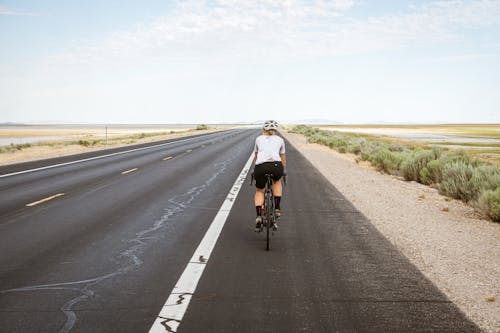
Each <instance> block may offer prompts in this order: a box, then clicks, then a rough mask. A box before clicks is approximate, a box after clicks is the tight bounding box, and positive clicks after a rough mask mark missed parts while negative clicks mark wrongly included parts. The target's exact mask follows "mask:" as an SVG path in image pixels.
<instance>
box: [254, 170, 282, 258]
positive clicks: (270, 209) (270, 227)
mask: <svg viewBox="0 0 500 333" xmlns="http://www.w3.org/2000/svg"><path fill="white" fill-rule="evenodd" d="M265 177H266V186H265V187H264V209H263V211H262V224H261V227H260V230H259V232H262V231H263V230H264V229H266V251H269V248H270V247H269V243H270V238H271V236H273V235H274V232H275V231H276V230H278V227H277V224H276V222H277V219H278V218H277V217H276V207H275V206H274V195H273V190H272V188H273V177H274V175H273V174H268V173H266V174H265ZM283 181H284V183H285V184H286V177H285V176H283ZM251 184H253V175H252V180H251Z"/></svg>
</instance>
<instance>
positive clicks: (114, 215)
mask: <svg viewBox="0 0 500 333" xmlns="http://www.w3.org/2000/svg"><path fill="white" fill-rule="evenodd" d="M259 132H260V131H258V130H256V129H240V130H231V131H225V132H218V133H213V134H208V135H201V136H195V137H190V138H183V139H177V140H170V141H166V142H157V143H152V144H145V145H141V146H137V147H128V148H120V149H114V150H110V151H105V152H94V153H90V154H84V155H78V156H71V157H64V158H59V159H51V160H46V161H38V162H30V163H24V164H19V165H13V166H5V167H0V332H168V331H172V332H173V331H177V332H479V331H480V330H479V329H478V328H477V326H476V325H475V324H474V323H472V322H471V321H469V320H468V319H467V318H466V317H465V316H464V315H463V314H462V313H461V312H460V311H459V309H458V308H457V307H456V306H455V305H454V304H453V303H451V302H450V301H449V300H448V299H447V298H446V296H445V295H443V294H442V293H441V292H440V291H439V290H438V289H437V288H436V287H435V286H434V285H433V284H432V283H431V282H430V281H429V280H428V279H427V278H426V277H425V276H423V274H422V273H420V272H419V271H418V270H417V269H416V268H415V267H414V266H413V265H412V264H411V263H409V262H408V260H407V259H406V258H405V257H404V256H403V255H401V254H400V253H399V252H398V250H397V249H396V248H394V246H393V245H392V244H391V243H390V242H389V241H387V240H386V239H385V238H384V237H383V236H382V235H381V234H380V233H379V232H378V231H377V230H376V229H375V228H374V227H373V226H372V224H371V223H370V222H369V221H368V220H367V219H366V218H365V217H364V216H363V215H362V214H361V213H360V212H358V211H357V210H356V209H355V208H354V206H353V205H352V204H351V203H350V202H349V201H347V200H346V199H345V198H344V197H343V196H342V194H341V193H339V192H338V191H337V190H336V189H335V188H334V187H333V186H332V185H331V184H330V183H329V182H328V181H327V180H326V179H325V178H324V177H323V176H322V175H321V174H319V172H318V171H317V170H316V169H315V168H314V167H313V166H312V165H311V164H310V163H309V162H308V161H307V160H306V159H305V158H304V157H303V156H302V155H301V154H300V153H299V152H297V151H296V150H295V149H294V148H293V147H292V146H290V145H288V146H287V159H288V170H289V176H288V185H287V187H286V188H285V194H284V199H283V201H282V206H283V207H282V212H283V218H282V220H281V221H280V224H279V230H278V232H277V233H276V234H275V235H274V236H273V238H272V240H271V250H270V251H265V239H264V235H263V234H256V233H254V232H253V227H254V215H255V208H254V207H253V191H254V189H253V188H252V187H250V180H249V179H248V176H247V172H248V166H249V157H250V156H251V153H252V149H253V144H254V139H255V138H256V137H257V135H259ZM217 228H218V229H217ZM207 230H208V232H207ZM213 230H215V231H213ZM207 244H208V245H207ZM200 251H201V252H200ZM200 253H201V255H200ZM190 267H192V269H191V268H190ZM172 300H174V302H172Z"/></svg>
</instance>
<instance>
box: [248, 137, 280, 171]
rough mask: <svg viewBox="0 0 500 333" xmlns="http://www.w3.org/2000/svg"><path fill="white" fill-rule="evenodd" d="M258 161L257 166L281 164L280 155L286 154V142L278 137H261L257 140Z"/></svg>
mask: <svg viewBox="0 0 500 333" xmlns="http://www.w3.org/2000/svg"><path fill="white" fill-rule="evenodd" d="M255 152H256V153H257V160H256V161H255V165H259V164H262V163H265V162H281V157H280V154H284V153H285V141H284V140H283V139H282V138H281V137H280V136H277V135H261V136H259V137H258V138H257V139H256V140H255Z"/></svg>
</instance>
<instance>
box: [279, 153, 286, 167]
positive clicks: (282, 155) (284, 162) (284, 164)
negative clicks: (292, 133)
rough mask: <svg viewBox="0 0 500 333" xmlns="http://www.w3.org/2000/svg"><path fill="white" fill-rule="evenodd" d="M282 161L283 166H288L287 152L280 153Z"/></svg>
mask: <svg viewBox="0 0 500 333" xmlns="http://www.w3.org/2000/svg"><path fill="white" fill-rule="evenodd" d="M280 158H281V163H282V164H283V168H286V156H285V154H280Z"/></svg>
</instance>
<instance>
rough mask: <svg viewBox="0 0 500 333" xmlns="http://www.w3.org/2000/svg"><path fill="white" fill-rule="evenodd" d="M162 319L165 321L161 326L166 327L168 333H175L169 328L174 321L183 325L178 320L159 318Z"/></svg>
mask: <svg viewBox="0 0 500 333" xmlns="http://www.w3.org/2000/svg"><path fill="white" fill-rule="evenodd" d="M159 318H161V319H163V321H161V324H162V326H163V327H165V329H166V330H167V332H175V331H174V330H173V329H172V327H170V326H168V325H167V323H168V322H170V321H174V322H176V323H179V324H180V323H181V321H180V320H177V319H171V318H164V317H159Z"/></svg>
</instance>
